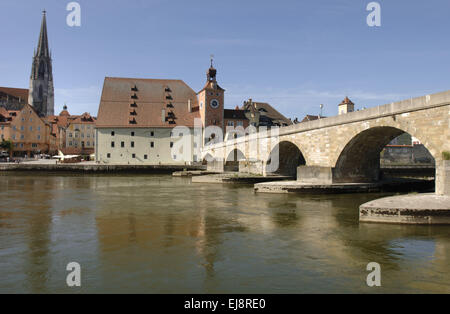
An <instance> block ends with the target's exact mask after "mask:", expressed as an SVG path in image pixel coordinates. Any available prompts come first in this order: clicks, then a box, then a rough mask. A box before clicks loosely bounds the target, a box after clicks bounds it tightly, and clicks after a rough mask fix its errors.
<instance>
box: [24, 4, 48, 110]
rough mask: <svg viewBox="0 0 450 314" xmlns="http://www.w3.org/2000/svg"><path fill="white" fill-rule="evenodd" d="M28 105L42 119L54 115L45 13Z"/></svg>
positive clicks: (36, 52) (35, 54) (31, 78)
mask: <svg viewBox="0 0 450 314" xmlns="http://www.w3.org/2000/svg"><path fill="white" fill-rule="evenodd" d="M28 103H29V104H30V105H32V106H33V107H34V108H35V109H36V111H37V112H38V113H39V115H40V116H41V117H45V116H51V115H53V114H54V107H55V103H54V89H53V73H52V58H51V53H50V50H49V48H48V37H47V21H46V12H45V11H44V12H43V15H42V24H41V31H40V34H39V40H38V46H37V50H36V51H35V53H34V56H33V63H32V67H31V76H30V89H29V95H28Z"/></svg>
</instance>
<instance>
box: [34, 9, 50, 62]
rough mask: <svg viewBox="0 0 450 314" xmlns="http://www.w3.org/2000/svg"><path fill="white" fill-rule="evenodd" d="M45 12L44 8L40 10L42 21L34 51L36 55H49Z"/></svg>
mask: <svg viewBox="0 0 450 314" xmlns="http://www.w3.org/2000/svg"><path fill="white" fill-rule="evenodd" d="M46 15H47V12H46V11H45V10H44V11H43V12H42V23H41V32H40V33H39V41H38V47H37V51H36V56H40V57H42V56H43V57H50V52H49V49H48V37H47V18H46Z"/></svg>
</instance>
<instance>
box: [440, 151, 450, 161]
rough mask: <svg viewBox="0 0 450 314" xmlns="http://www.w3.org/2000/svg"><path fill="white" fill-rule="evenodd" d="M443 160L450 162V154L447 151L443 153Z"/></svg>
mask: <svg viewBox="0 0 450 314" xmlns="http://www.w3.org/2000/svg"><path fill="white" fill-rule="evenodd" d="M442 158H443V159H444V160H450V152H447V151H445V152H442Z"/></svg>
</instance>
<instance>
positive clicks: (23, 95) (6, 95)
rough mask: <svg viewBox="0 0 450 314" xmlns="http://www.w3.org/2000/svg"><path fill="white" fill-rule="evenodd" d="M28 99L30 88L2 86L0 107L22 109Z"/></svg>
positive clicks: (0, 89) (0, 88)
mask: <svg viewBox="0 0 450 314" xmlns="http://www.w3.org/2000/svg"><path fill="white" fill-rule="evenodd" d="M27 101H28V89H24V88H10V87H0V108H1V107H3V108H4V109H6V110H20V109H22V107H23V105H25V104H26V103H27Z"/></svg>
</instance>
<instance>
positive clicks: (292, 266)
mask: <svg viewBox="0 0 450 314" xmlns="http://www.w3.org/2000/svg"><path fill="white" fill-rule="evenodd" d="M380 196H382V195H380V194H358V195H316V196H301V195H282V194H279V195H278V194H254V192H253V187H252V186H251V185H222V184H197V183H195V184H193V183H191V182H190V179H186V178H172V177H171V176H169V175H120V176H113V175H88V176H77V175H71V174H54V175H49V174H39V173H28V174H24V173H14V172H11V173H3V174H0V293H13V292H25V293H30V292H31V293H100V292H107V293H119V292H125V293H134V292H141V293H311V292H316V293H324V292H330V293H336V292H344V293H348V292H349V293H353V292H364V293H365V292H367V293H380V292H383V293H390V292H397V293H402V292H423V293H429V292H438V293H450V227H445V226H433V227H428V226H400V225H382V224H366V223H361V224H360V223H359V222H358V206H359V205H360V204H361V203H363V202H366V201H369V200H371V199H375V198H379V197H380ZM69 262H78V263H79V264H80V265H81V277H82V278H81V284H82V286H81V288H69V287H67V285H66V276H67V274H68V273H69V272H68V271H66V265H67V264H68V263H69ZM369 262H377V263H379V264H380V265H381V281H382V282H381V283H382V287H379V288H377V287H375V288H369V287H368V286H367V285H366V276H367V274H368V273H369V272H368V271H366V265H367V264H368V263H369Z"/></svg>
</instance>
